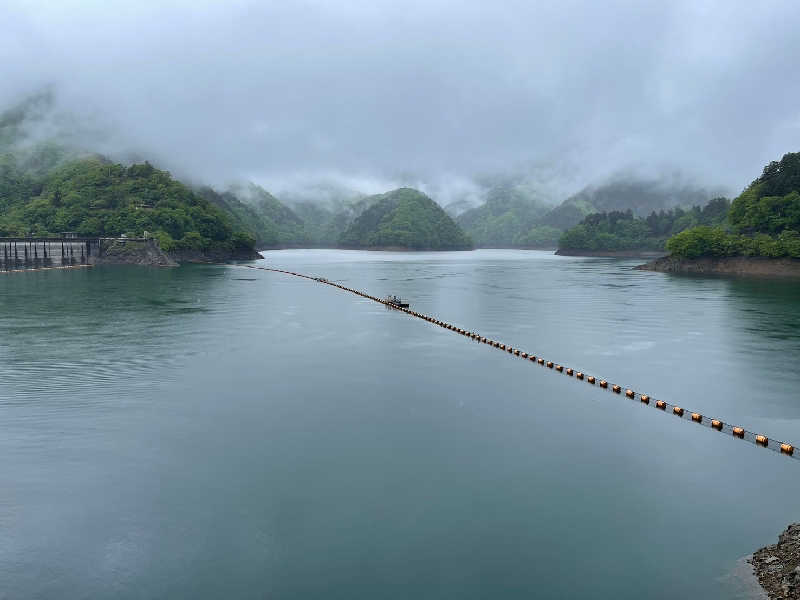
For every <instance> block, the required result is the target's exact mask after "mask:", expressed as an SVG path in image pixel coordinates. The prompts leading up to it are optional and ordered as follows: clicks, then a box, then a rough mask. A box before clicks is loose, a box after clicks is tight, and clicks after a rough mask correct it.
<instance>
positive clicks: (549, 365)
mask: <svg viewBox="0 0 800 600" xmlns="http://www.w3.org/2000/svg"><path fill="white" fill-rule="evenodd" d="M547 368H548V369H552V368H553V361H552V360H548V361H547Z"/></svg>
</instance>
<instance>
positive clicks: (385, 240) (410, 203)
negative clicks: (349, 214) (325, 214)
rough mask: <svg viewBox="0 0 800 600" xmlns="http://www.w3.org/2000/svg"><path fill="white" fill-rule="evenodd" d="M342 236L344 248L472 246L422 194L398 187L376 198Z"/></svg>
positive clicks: (457, 228) (448, 247)
mask: <svg viewBox="0 0 800 600" xmlns="http://www.w3.org/2000/svg"><path fill="white" fill-rule="evenodd" d="M370 204H371V205H370V207H369V208H367V209H366V210H365V211H364V212H363V213H362V214H361V216H359V217H358V218H357V219H356V220H355V221H354V222H353V223H352V224H351V225H350V226H349V227H348V228H347V230H346V231H345V232H344V233H343V234H342V236H341V238H340V240H339V242H340V244H341V245H342V246H344V247H346V248H387V247H397V248H410V249H414V250H461V249H468V248H471V247H472V244H471V242H470V239H469V237H468V236H467V235H466V234H464V232H463V231H461V229H460V228H459V227H458V225H456V224H455V222H453V220H452V219H451V218H450V217H449V216H448V215H447V213H445V212H444V210H442V208H441V207H440V206H439V205H438V204H436V203H435V202H434V201H433V200H431V199H430V198H428V197H427V196H426V195H425V194H423V193H421V192H419V191H417V190H414V189H411V188H400V189H397V190H394V191H391V192H387V193H385V194H380V195H378V196H375V197H374V198H372V200H371V201H370Z"/></svg>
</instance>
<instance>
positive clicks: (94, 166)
mask: <svg viewBox="0 0 800 600" xmlns="http://www.w3.org/2000/svg"><path fill="white" fill-rule="evenodd" d="M63 231H75V232H77V233H78V234H79V235H82V236H120V235H122V234H127V235H131V236H140V235H142V234H143V233H144V232H145V231H148V232H150V233H152V234H154V235H155V236H157V237H158V238H159V240H160V241H161V244H162V247H163V248H164V249H165V250H168V251H169V250H175V249H191V250H200V251H203V250H211V249H215V250H225V249H230V250H236V249H238V248H252V246H253V244H254V241H255V240H254V239H253V237H252V236H251V235H249V234H247V233H245V232H241V231H236V230H235V229H234V228H233V227H232V225H231V223H230V220H229V219H228V217H227V216H226V215H225V214H224V213H223V211H222V210H220V209H218V208H216V207H215V206H212V205H211V204H210V203H209V202H208V201H207V200H205V199H203V198H201V197H200V196H198V195H197V194H195V193H193V192H192V191H191V190H190V189H189V188H187V187H186V186H185V185H183V184H182V183H180V182H178V181H176V180H174V179H173V178H172V177H171V176H170V174H169V173H168V172H166V171H160V170H158V169H156V168H154V167H153V166H152V165H150V164H149V163H146V162H145V163H143V164H134V165H131V166H129V167H125V166H123V165H120V164H114V163H112V162H110V161H107V160H105V159H102V158H99V157H92V158H85V159H80V160H72V161H69V162H66V163H64V164H62V165H60V166H58V167H55V168H52V169H50V170H49V171H48V172H47V173H46V174H44V175H41V176H38V175H33V174H31V173H30V172H29V171H26V170H24V169H21V168H19V166H18V165H17V161H16V159H15V157H14V156H13V155H5V156H3V157H2V159H0V236H2V235H26V234H29V233H31V234H33V235H39V236H41V235H52V234H58V233H59V232H63Z"/></svg>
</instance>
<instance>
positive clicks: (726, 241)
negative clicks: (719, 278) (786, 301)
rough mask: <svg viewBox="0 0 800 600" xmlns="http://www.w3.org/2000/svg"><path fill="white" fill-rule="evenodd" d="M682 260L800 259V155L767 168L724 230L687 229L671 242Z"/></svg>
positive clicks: (672, 250)
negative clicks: (717, 258)
mask: <svg viewBox="0 0 800 600" xmlns="http://www.w3.org/2000/svg"><path fill="white" fill-rule="evenodd" d="M666 248H667V250H669V252H670V253H671V254H672V256H674V257H677V258H688V259H694V258H700V257H706V256H711V257H732V256H752V257H766V258H781V257H791V258H800V152H796V153H789V154H786V155H784V156H783V158H782V159H781V160H780V161H773V162H771V163H770V164H768V165H767V166H766V167H764V171H763V172H762V174H761V176H760V177H759V178H758V179H756V180H755V181H753V182H752V183H751V184H750V185H749V186H748V187H747V189H745V191H744V192H742V194H741V195H740V196H739V197H738V198H736V199H735V200H734V201H733V202H732V203H731V206H730V209H729V210H728V213H727V220H726V222H725V223H724V224H721V225H718V226H701V227H694V228H691V229H687V230H686V231H683V232H681V233H678V234H677V235H675V236H673V237H672V238H670V239H669V240H668V241H667V244H666Z"/></svg>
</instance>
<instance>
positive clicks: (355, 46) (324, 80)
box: [0, 0, 800, 191]
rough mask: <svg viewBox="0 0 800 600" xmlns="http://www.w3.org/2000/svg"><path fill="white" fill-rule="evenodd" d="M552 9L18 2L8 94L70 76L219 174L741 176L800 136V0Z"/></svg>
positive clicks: (734, 182)
mask: <svg viewBox="0 0 800 600" xmlns="http://www.w3.org/2000/svg"><path fill="white" fill-rule="evenodd" d="M537 4H538V3H534V2H528V1H517V0H512V1H507V2H484V1H473V0H462V1H458V2H455V1H454V2H450V1H443V0H425V1H415V0H411V1H409V2H403V3H399V2H388V1H383V0H373V1H371V2H353V1H341V2H335V1H321V0H306V1H298V2H242V1H238V2H235V1H234V2H225V3H218V2H203V1H202V0H193V1H192V2H182V1H181V2H171V3H162V2H158V3H157V2H128V3H106V2H87V1H76V0H63V1H61V2H58V3H53V2H46V1H42V2H36V1H21V0H10V1H9V0H6V2H4V3H3V4H2V5H1V6H0V39H2V40H3V42H2V45H0V52H2V56H0V60H1V61H2V64H3V67H2V69H3V85H2V86H0V102H2V103H3V104H4V105H8V104H10V103H13V102H14V101H17V100H19V99H20V98H21V97H23V96H25V95H26V94H30V93H33V92H36V91H37V90H39V89H41V88H42V87H43V86H46V85H52V86H53V89H54V91H55V97H56V100H57V102H58V104H59V109H60V110H62V111H65V112H71V113H74V114H78V115H82V116H84V117H87V118H91V119H93V120H94V121H97V120H98V119H99V120H100V121H102V122H103V123H105V124H106V125H107V126H108V131H110V132H113V133H112V135H111V137H110V138H107V139H106V140H105V143H107V144H109V145H112V146H115V147H116V148H117V149H118V150H119V151H120V152H123V151H136V152H139V153H141V154H143V155H146V156H149V157H153V160H155V161H157V162H159V163H160V164H164V165H166V166H167V167H169V168H171V169H173V170H174V171H175V172H177V173H179V174H183V175H185V176H188V177H193V178H202V179H205V180H208V181H211V182H215V181H216V182H219V181H225V180H231V179H238V178H250V179H254V180H256V181H259V182H262V183H265V184H267V185H269V183H270V182H271V181H275V182H285V181H289V180H291V179H292V178H295V179H296V178H298V177H306V176H308V177H310V178H313V177H314V174H331V173H335V174H337V176H338V177H341V178H344V179H347V180H350V181H359V180H361V181H373V182H374V181H376V180H377V181H420V182H429V185H430V186H431V189H436V188H437V186H439V188H441V189H445V188H446V186H444V184H441V183H436V182H437V181H443V180H445V179H449V180H452V181H456V182H463V181H464V180H465V179H470V178H472V177H474V176H477V175H486V174H490V173H496V172H513V171H519V170H522V171H528V172H536V173H546V174H550V175H551V176H552V178H553V181H556V182H557V183H551V184H549V185H550V188H551V190H559V191H560V190H561V188H564V189H575V188H577V187H579V186H580V185H583V184H585V183H588V182H591V181H596V180H597V179H599V178H602V177H606V176H608V175H609V174H611V173H614V172H618V171H620V170H622V169H637V168H639V169H643V170H646V171H648V172H651V173H659V172H663V171H670V172H673V171H675V170H679V171H681V172H684V173H687V174H689V175H690V176H693V177H696V178H698V180H700V181H702V182H704V183H708V184H715V185H716V184H722V185H726V186H729V187H730V188H731V189H740V188H741V187H742V186H743V185H745V184H746V183H747V182H749V181H750V180H752V179H753V178H754V177H755V176H756V175H757V174H758V172H759V170H760V168H761V167H762V166H763V164H765V163H766V162H768V161H769V160H773V159H776V158H778V157H780V155H782V154H783V153H785V152H789V151H794V150H798V149H800V148H799V147H798V146H800V104H798V102H797V98H798V97H800V77H798V76H797V75H796V73H795V70H796V69H795V64H794V62H795V60H796V57H797V56H800V36H797V35H796V32H797V31H798V30H800V11H798V10H797V6H796V4H795V3H794V2H792V1H785V2H766V3H762V4H760V5H759V7H758V8H756V7H754V5H749V4H747V3H730V2H724V1H707V2H696V1H694V0H685V1H682V0H678V1H670V2H658V3H642V2H626V1H619V0H612V1H610V2H604V3H598V2H592V1H589V0H583V1H577V0H573V1H565V2H560V3H558V4H557V5H556V4H555V3H541V4H540V5H537ZM110 140H111V141H110ZM326 176H327V175H326ZM431 182H433V183H431ZM459 185H460V186H462V187H464V186H466V188H469V185H468V184H464V183H459V184H457V185H456V186H455V188H454V189H458V186H459ZM543 185H544V186H545V187H547V186H548V184H547V183H546V182H545V183H544V184H543Z"/></svg>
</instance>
